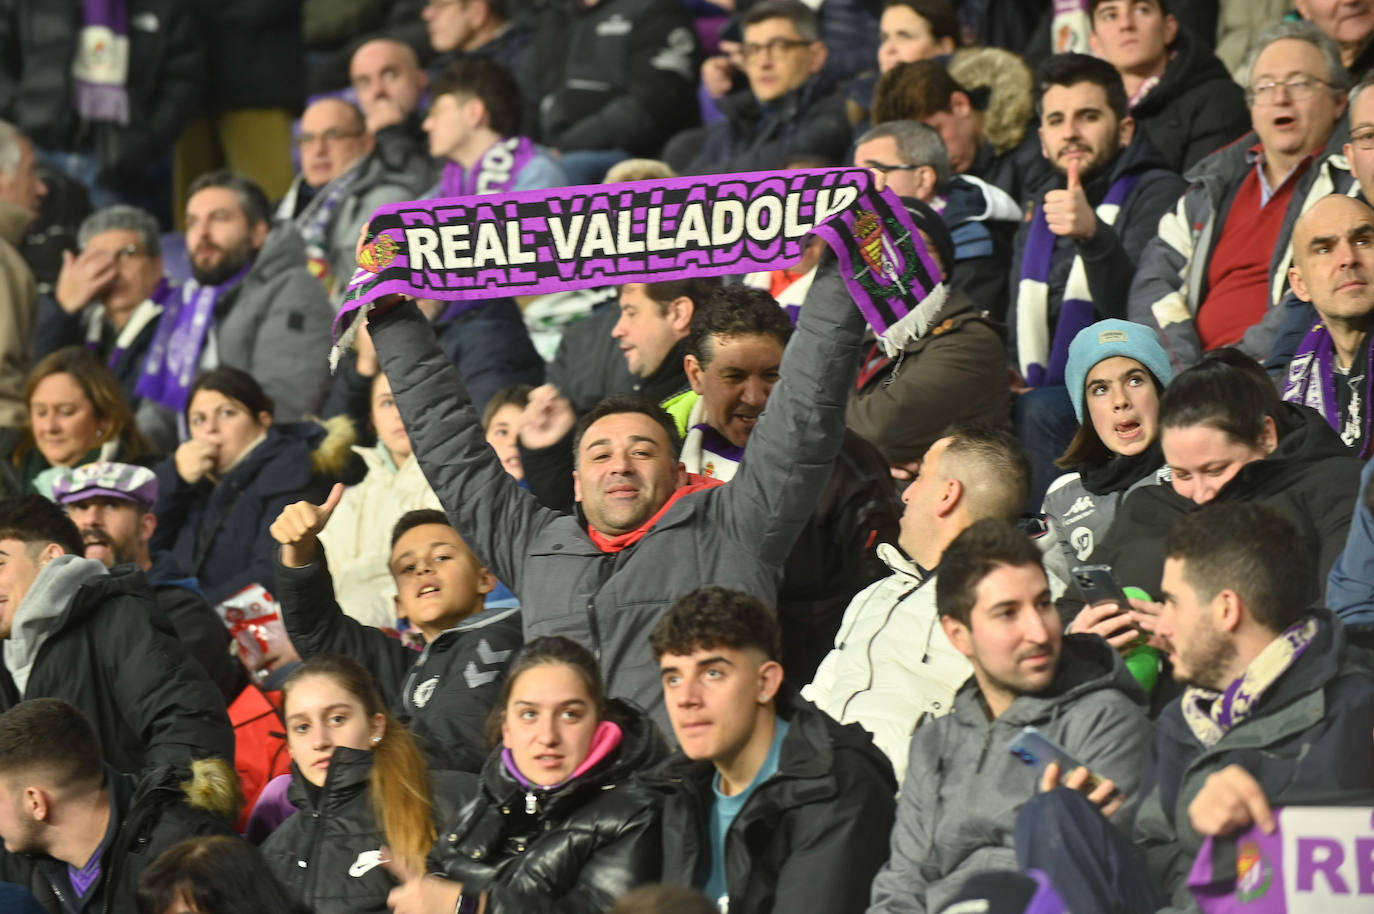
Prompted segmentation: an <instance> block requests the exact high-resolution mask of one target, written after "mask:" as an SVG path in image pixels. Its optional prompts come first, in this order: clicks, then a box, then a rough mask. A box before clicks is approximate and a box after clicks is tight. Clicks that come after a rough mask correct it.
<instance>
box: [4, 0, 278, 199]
mask: <svg viewBox="0 0 1374 914" xmlns="http://www.w3.org/2000/svg"><path fill="white" fill-rule="evenodd" d="M270 2H273V3H276V2H279V0H270ZM283 5H285V4H283ZM81 8H82V5H81V3H80V2H79V0H0V62H2V63H0V117H4V118H5V119H6V120H8V121H10V122H11V123H13V124H14V125H15V126H16V127H18V128H19V129H20V130H22V131H24V133H25V134H26V135H27V136H28V137H29V138H30V139H31V140H33V142H34V145H35V146H41V147H44V148H46V149H53V150H82V151H94V152H95V153H96V154H97V155H98V156H99V158H100V164H101V166H102V168H103V170H104V173H103V174H102V178H103V179H105V180H113V181H125V182H127V181H130V180H139V179H141V178H150V177H151V175H150V174H149V165H150V163H154V162H157V161H160V159H161V157H162V156H163V155H164V154H165V153H166V151H167V150H168V149H169V148H170V147H171V146H172V144H173V143H175V142H176V139H177V137H178V136H180V135H181V131H182V128H183V127H185V126H186V122H187V121H188V120H190V118H191V115H192V114H193V113H194V112H195V108H196V102H197V97H198V96H199V93H200V90H201V84H202V81H203V78H204V76H203V66H204V63H203V61H204V57H203V49H202V46H201V40H200V33H199V32H198V31H197V28H196V22H195V19H194V18H193V17H192V15H191V10H190V8H189V5H188V4H187V3H185V2H184V0H128V4H127V10H128V23H129V32H128V37H129V75H128V79H127V81H126V83H125V86H126V88H127V89H128V94H129V123H128V124H127V125H123V126H121V125H119V124H115V123H112V122H105V123H98V124H97V123H92V122H86V121H82V120H81V118H80V117H79V115H78V114H77V112H76V105H75V93H74V90H73V76H72V61H73V60H74V59H75V57H76V46H77V38H78V35H79V34H80V31H81V16H82V13H81ZM244 69H253V68H252V67H245V68H244Z"/></svg>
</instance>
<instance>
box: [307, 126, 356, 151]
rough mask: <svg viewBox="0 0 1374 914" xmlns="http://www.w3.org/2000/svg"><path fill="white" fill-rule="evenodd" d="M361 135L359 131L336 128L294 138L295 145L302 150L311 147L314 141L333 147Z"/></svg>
mask: <svg viewBox="0 0 1374 914" xmlns="http://www.w3.org/2000/svg"><path fill="white" fill-rule="evenodd" d="M362 135H363V132H362V131H361V130H340V129H338V128H337V127H330V128H329V129H328V130H326V131H325V132H324V133H302V134H301V135H300V136H298V137H296V145H297V146H299V147H301V148H302V149H304V148H305V147H306V146H312V145H314V144H315V141H316V140H319V141H321V142H323V143H324V144H325V145H326V146H333V145H334V144H335V143H337V142H339V141H340V140H351V139H355V138H357V137H360V136H362Z"/></svg>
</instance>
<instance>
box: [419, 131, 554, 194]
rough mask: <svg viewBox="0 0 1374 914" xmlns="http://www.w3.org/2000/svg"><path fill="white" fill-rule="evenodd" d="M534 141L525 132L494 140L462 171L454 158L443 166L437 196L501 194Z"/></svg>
mask: <svg viewBox="0 0 1374 914" xmlns="http://www.w3.org/2000/svg"><path fill="white" fill-rule="evenodd" d="M535 155H536V153H535V149H534V143H532V142H530V138H529V137H526V136H513V137H510V138H509V139H505V140H498V141H497V142H495V143H493V144H492V146H491V148H490V149H488V150H487V151H486V152H484V153H482V158H480V159H478V160H477V165H476V167H474V168H473V169H472V171H465V170H464V169H463V166H461V165H459V164H458V163H457V162H449V163H448V164H446V165H445V166H444V176H443V179H442V180H441V181H440V183H439V196H441V197H471V196H476V195H482V194H504V193H506V192H508V191H510V190H511V189H513V188H514V187H515V179H516V178H518V177H519V176H520V172H521V171H523V170H524V168H525V166H526V165H528V164H529V163H530V159H533V158H534V157H535Z"/></svg>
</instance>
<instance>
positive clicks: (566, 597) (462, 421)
mask: <svg viewBox="0 0 1374 914" xmlns="http://www.w3.org/2000/svg"><path fill="white" fill-rule="evenodd" d="M834 262H835V259H834V256H833V255H827V256H826V257H825V258H824V260H823V261H822V265H821V267H820V268H819V270H820V272H819V274H818V275H817V278H816V281H815V283H814V284H813V286H812V289H811V292H810V295H809V296H808V298H807V300H806V306H805V307H803V308H802V316H801V319H800V322H799V323H798V325H797V330H796V333H795V335H794V336H793V338H792V342H791V343H790V344H789V345H788V347H787V352H786V354H785V355H784V357H783V362H782V378H781V380H779V381H778V384H777V386H776V387H775V388H774V389H773V393H772V395H771V397H770V398H769V401H768V411H767V413H766V414H765V415H764V417H763V419H761V420H760V422H759V425H758V428H757V429H756V430H755V431H754V433H753V436H752V437H751V438H750V441H749V449H748V452H747V453H746V455H745V457H744V461H743V463H742V464H741V466H740V469H739V472H738V474H737V475H736V476H735V478H734V480H732V481H731V482H730V484H729V485H725V486H719V487H714V488H711V489H709V490H705V491H701V492H697V493H695V494H691V495H688V496H686V497H684V498H681V499H679V500H678V501H677V502H676V503H675V504H674V505H673V506H672V507H671V508H669V510H668V511H667V513H666V514H664V516H663V517H662V518H661V519H660V520H659V521H658V523H657V524H655V525H654V527H653V528H652V529H651V530H649V532H648V533H647V534H646V535H645V536H644V538H643V539H641V540H640V541H639V542H637V543H636V544H634V545H632V546H630V547H628V548H626V549H624V550H622V551H620V552H617V553H603V552H602V551H601V550H600V549H599V548H598V547H597V546H596V544H595V543H594V542H593V541H592V540H591V538H590V536H588V533H587V525H586V522H585V521H584V520H582V519H581V518H580V517H578V516H575V515H571V514H564V513H561V512H559V511H555V510H552V509H550V508H545V507H543V506H541V505H540V504H539V502H538V500H537V499H536V498H535V497H534V496H533V495H531V494H530V493H529V492H528V491H526V490H524V489H521V488H520V487H519V486H518V485H517V484H516V482H515V480H513V479H511V477H510V476H508V475H507V474H506V472H505V470H504V469H503V468H502V466H501V464H500V461H498V460H497V458H496V455H495V454H494V453H493V452H492V450H491V448H489V447H488V446H487V443H486V439H485V438H484V437H483V434H482V429H481V426H480V424H479V422H478V417H477V413H476V411H475V410H474V409H473V408H472V405H471V402H470V399H469V397H468V393H467V391H466V390H465V389H464V388H463V384H462V381H461V380H460V379H459V377H458V373H457V372H456V371H455V370H454V368H453V366H452V364H451V363H450V362H449V360H448V359H447V358H446V357H445V356H444V355H443V353H442V352H441V351H440V350H439V348H438V346H437V345H436V343H435V341H434V336H433V334H432V332H431V330H430V329H429V323H428V322H427V321H426V320H425V319H424V317H423V315H421V314H420V312H419V311H418V310H417V309H416V308H415V306H414V305H412V304H409V303H406V304H402V305H400V306H398V307H396V308H395V309H393V310H391V311H389V312H387V313H385V314H382V315H378V316H373V317H372V318H371V319H370V320H369V326H370V328H371V332H372V339H373V342H374V343H375V344H376V347H377V353H378V355H379V356H380V358H381V363H382V370H383V371H384V372H386V375H387V377H389V378H390V379H391V389H392V392H393V393H394V394H395V396H396V402H397V404H398V405H399V407H400V410H401V416H402V418H403V419H404V421H405V424H406V430H407V431H408V432H409V434H410V440H411V443H412V444H413V446H414V449H415V455H416V457H417V458H418V459H419V461H420V466H421V468H422V469H423V470H424V471H425V476H426V478H428V479H429V481H430V484H431V486H432V487H433V488H434V492H435V494H436V495H438V496H439V501H440V502H441V503H442V504H443V505H444V508H445V510H446V511H447V512H448V515H449V518H450V519H451V520H452V521H453V526H454V527H455V528H456V529H457V530H458V531H459V533H461V534H462V535H463V538H464V539H465V540H466V541H467V543H468V545H469V546H471V547H472V551H473V552H474V553H475V554H476V555H477V557H478V558H479V559H480V560H481V561H482V564H484V565H485V566H486V567H487V568H489V569H491V570H492V572H493V573H495V574H496V576H497V578H498V579H499V580H501V581H502V582H503V583H505V584H506V586H508V587H509V588H510V589H511V590H513V591H514V592H515V593H516V594H517V595H518V596H519V597H520V604H521V606H522V607H523V608H524V609H523V621H524V630H525V638H526V640H530V639H532V638H536V637H539V636H542V635H563V636H566V637H569V638H572V639H573V640H575V641H578V642H579V643H581V644H583V645H586V646H587V647H588V648H590V649H592V650H593V651H594V652H595V653H596V654H597V655H598V657H599V658H600V661H601V669H602V671H603V673H604V675H605V677H606V688H607V691H608V692H609V693H610V694H611V695H612V696H615V697H620V698H628V699H630V700H632V701H634V702H635V703H636V704H638V705H640V706H641V707H643V708H645V709H646V710H648V711H649V712H650V713H651V714H652V715H653V716H654V717H655V720H656V721H657V722H658V723H659V724H660V725H661V726H664V728H665V730H666V729H667V725H668V720H667V716H666V714H665V713H664V706H663V690H662V686H661V685H660V683H659V673H658V664H657V663H656V662H655V661H654V658H653V655H652V654H651V653H650V651H649V641H648V638H649V632H650V630H651V629H652V628H653V626H654V625H655V624H656V623H657V622H658V620H659V618H660V617H661V616H662V615H663V614H664V612H666V611H667V609H668V607H669V606H670V605H671V604H672V602H673V601H674V600H675V599H677V598H678V597H681V596H682V595H684V594H686V593H689V592H691V591H692V590H695V589H697V588H698V587H702V586H704V585H707V584H716V585H720V586H722V587H728V588H731V589H735V590H742V591H744V592H746V593H749V594H751V595H753V596H755V597H757V598H759V599H761V600H763V601H765V602H766V603H767V604H769V605H776V600H777V590H778V582H779V578H780V575H781V571H782V566H783V562H784V561H785V560H786V559H787V556H788V554H789V553H790V552H791V549H792V545H793V542H794V541H795V540H796V538H797V536H798V535H799V533H800V532H801V529H802V527H803V526H804V525H805V523H806V520H807V518H808V517H810V516H811V514H812V512H814V511H815V509H816V502H817V499H818V498H819V497H820V494H821V492H822V490H823V489H824V488H825V482H826V480H827V479H829V478H830V473H831V465H832V463H833V462H834V459H835V456H836V454H837V452H838V451H839V449H840V446H841V444H842V442H843V440H844V435H843V431H844V407H845V399H846V394H847V393H848V391H849V388H850V387H851V386H852V385H853V383H854V376H855V373H856V371H857V356H858V349H859V343H860V338H861V334H862V330H863V319H862V317H861V316H860V314H859V312H858V310H857V309H856V308H854V306H853V303H852V301H851V299H850V296H849V294H848V292H847V290H846V289H845V286H844V283H843V281H842V280H841V279H840V277H839V275H838V273H837V272H836V270H835V268H834Z"/></svg>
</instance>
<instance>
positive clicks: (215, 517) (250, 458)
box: [150, 365, 353, 603]
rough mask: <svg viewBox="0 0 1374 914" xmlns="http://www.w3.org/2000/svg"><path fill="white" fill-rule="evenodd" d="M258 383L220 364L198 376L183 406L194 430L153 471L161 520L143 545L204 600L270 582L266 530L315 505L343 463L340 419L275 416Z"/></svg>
mask: <svg viewBox="0 0 1374 914" xmlns="http://www.w3.org/2000/svg"><path fill="white" fill-rule="evenodd" d="M273 408H274V404H273V403H272V398H271V397H269V396H267V394H266V393H264V392H263V389H262V387H261V386H259V385H258V382H257V381H255V380H253V378H252V377H251V376H249V375H248V374H246V373H245V372H242V371H239V370H238V369H237V368H232V367H229V366H227V365H225V366H220V367H219V368H214V369H211V370H210V371H207V372H205V373H204V374H202V375H201V376H200V377H199V378H197V379H196V382H195V384H194V385H193V386H192V388H191V395H190V398H189V399H188V400H187V405H186V424H187V426H188V427H189V429H190V432H191V437H190V438H188V439H187V440H186V441H184V442H182V444H181V446H180V447H178V448H177V450H176V453H175V454H174V455H173V456H172V457H169V458H167V459H166V460H164V461H162V462H161V463H160V464H158V465H157V467H156V468H155V472H156V473H157V478H158V497H157V507H156V508H155V512H154V513H156V515H157V518H158V526H157V530H156V532H154V534H153V538H152V541H151V543H150V545H151V547H152V549H153V550H154V551H157V550H162V549H166V550H169V551H170V552H171V553H172V555H173V557H174V558H175V559H176V560H177V564H179V565H180V566H181V567H182V568H184V569H186V570H187V572H189V573H190V574H192V575H195V576H196V577H197V578H198V579H199V580H200V586H201V589H202V590H203V591H204V592H205V597H206V599H207V600H209V601H210V602H211V603H218V602H220V601H221V600H224V599H225V598H226V597H230V596H232V595H233V594H235V593H236V592H238V591H240V590H242V589H243V588H245V587H248V586H250V585H252V584H261V585H263V586H264V587H266V586H267V585H269V584H270V583H271V582H272V552H273V549H274V548H275V544H274V543H273V541H272V538H271V536H269V535H268V533H267V528H268V526H269V525H271V523H272V521H273V520H275V519H276V517H277V515H279V514H280V513H281V512H282V509H283V508H285V507H286V506H287V505H289V504H291V503H292V502H294V501H299V500H301V499H302V498H306V499H309V500H310V501H313V502H316V503H320V502H323V501H324V496H325V495H326V494H328V492H329V489H330V487H331V486H332V485H333V483H334V482H336V481H338V480H339V478H340V477H341V475H342V474H343V470H344V467H345V466H346V464H347V462H348V457H349V454H350V446H351V445H352V444H353V430H352V426H351V424H350V423H349V421H348V420H347V419H342V418H341V419H337V420H332V421H331V422H330V423H329V425H328V426H322V425H320V424H319V423H316V422H293V423H288V424H284V425H274V424H273V423H272V411H273Z"/></svg>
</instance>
